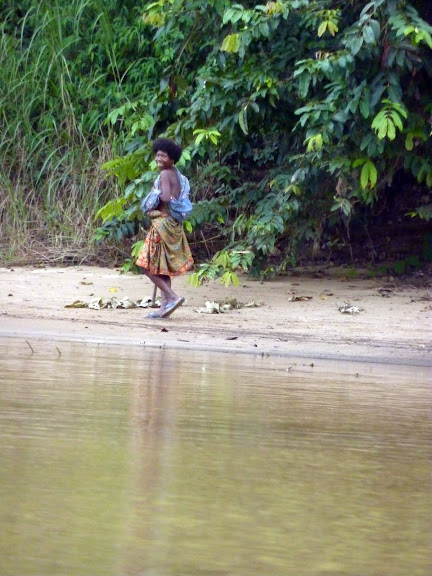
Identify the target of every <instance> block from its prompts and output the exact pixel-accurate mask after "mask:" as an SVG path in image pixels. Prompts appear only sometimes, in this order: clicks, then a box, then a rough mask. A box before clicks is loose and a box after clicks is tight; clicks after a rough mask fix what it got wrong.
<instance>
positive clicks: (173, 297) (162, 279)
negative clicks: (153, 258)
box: [143, 268, 179, 307]
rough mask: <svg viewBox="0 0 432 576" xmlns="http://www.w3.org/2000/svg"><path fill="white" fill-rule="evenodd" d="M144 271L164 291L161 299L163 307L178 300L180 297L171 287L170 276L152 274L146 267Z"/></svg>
mask: <svg viewBox="0 0 432 576" xmlns="http://www.w3.org/2000/svg"><path fill="white" fill-rule="evenodd" d="M143 272H144V274H145V275H146V276H147V278H148V279H149V280H151V281H152V282H153V284H154V285H155V286H157V287H158V288H159V290H160V291H161V292H162V298H161V299H162V303H163V307H165V306H166V305H167V304H170V303H172V302H176V301H177V300H178V299H179V297H178V296H177V294H176V293H175V292H174V291H173V290H172V288H171V278H170V277H169V276H156V274H150V272H149V271H148V270H146V269H145V268H144V269H143Z"/></svg>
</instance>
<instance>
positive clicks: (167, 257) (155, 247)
mask: <svg viewBox="0 0 432 576" xmlns="http://www.w3.org/2000/svg"><path fill="white" fill-rule="evenodd" d="M148 216H150V218H151V226H150V229H149V231H148V232H147V236H146V239H145V241H144V246H143V247H142V249H141V252H140V253H139V256H138V258H137V260H136V262H135V263H136V265H137V266H141V268H145V269H146V270H148V271H149V272H150V274H154V275H155V276H179V275H180V274H183V273H184V272H186V271H187V270H189V268H191V266H192V265H193V263H194V262H193V258H192V254H191V251H190V248H189V244H188V241H187V239H186V235H185V233H184V230H183V226H182V224H179V223H178V222H177V221H176V220H174V218H171V216H166V215H164V214H162V212H159V210H152V211H151V212H149V213H148Z"/></svg>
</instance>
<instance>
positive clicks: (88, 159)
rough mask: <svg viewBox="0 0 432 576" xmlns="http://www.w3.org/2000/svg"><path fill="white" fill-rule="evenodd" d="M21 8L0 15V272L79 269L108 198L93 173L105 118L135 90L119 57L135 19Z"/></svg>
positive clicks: (51, 5)
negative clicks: (69, 265) (61, 266)
mask: <svg viewBox="0 0 432 576" xmlns="http://www.w3.org/2000/svg"><path fill="white" fill-rule="evenodd" d="M27 4H28V6H29V8H28V9H27V11H26V12H25V13H22V14H19V13H17V11H16V10H15V9H10V10H9V11H8V12H6V11H5V9H4V8H0V21H1V25H0V61H1V62H2V63H4V65H2V66H1V67H0V262H1V263H2V264H3V265H4V264H8V263H12V262H14V263H17V262H20V263H36V262H39V263H40V262H61V261H70V260H80V261H83V260H86V259H88V258H90V257H92V256H93V255H94V248H93V246H92V244H91V243H90V241H89V240H90V238H91V236H92V234H93V230H94V223H93V218H94V214H95V213H96V211H97V209H98V208H99V207H100V206H101V205H102V204H104V203H105V202H106V201H107V200H108V199H109V197H111V196H112V195H113V193H114V190H113V187H112V186H111V185H110V183H109V182H107V181H106V176H105V174H104V173H103V172H102V171H101V170H100V166H101V164H102V163H104V162H105V161H107V160H108V159H109V158H111V157H112V155H113V149H114V148H115V147H116V146H118V144H119V142H118V140H117V138H116V136H115V134H114V133H113V132H112V131H110V129H109V128H108V127H107V126H106V124H105V118H106V117H107V115H108V113H109V112H110V110H111V109H112V108H113V107H115V106H118V105H119V104H120V103H123V102H124V100H125V99H127V98H128V97H130V96H131V95H133V91H134V90H137V88H138V89H139V86H138V87H137V86H135V87H131V85H130V84H129V85H128V84H127V82H126V80H127V72H128V71H129V69H130V59H129V60H128V59H127V58H125V57H124V55H125V53H127V52H128V50H129V52H130V48H131V46H130V45H132V44H134V45H135V48H136V50H137V54H139V50H140V44H139V42H138V41H137V38H136V37H135V38H132V36H133V35H134V34H135V36H136V35H137V34H138V32H137V27H136V25H135V24H134V23H135V22H138V18H137V15H134V14H133V12H131V11H130V10H127V4H128V3H122V2H101V1H99V0H70V1H69V2H66V1H64V0H51V1H45V2H39V1H37V2H28V3H27ZM22 5H24V3H21V6H22ZM122 10H123V14H121V15H120V16H123V21H121V19H120V20H117V26H118V27H120V29H119V30H117V32H114V30H113V21H114V20H111V17H110V14H115V13H117V14H118V13H119V12H121V11H122ZM2 12H3V13H2ZM141 49H142V50H141V51H144V52H145V49H146V47H145V42H144V43H143V42H141Z"/></svg>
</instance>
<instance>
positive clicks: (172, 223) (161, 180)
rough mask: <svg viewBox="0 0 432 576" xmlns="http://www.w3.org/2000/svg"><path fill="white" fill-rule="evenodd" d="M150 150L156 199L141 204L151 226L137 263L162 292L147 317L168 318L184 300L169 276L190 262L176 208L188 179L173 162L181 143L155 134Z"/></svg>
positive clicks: (184, 197) (185, 196)
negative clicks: (154, 167)
mask: <svg viewBox="0 0 432 576" xmlns="http://www.w3.org/2000/svg"><path fill="white" fill-rule="evenodd" d="M153 153H154V154H155V159H156V164H157V167H158V170H159V171H160V175H159V177H158V178H157V179H156V181H155V183H154V185H153V190H152V194H153V195H156V197H157V200H156V202H157V203H156V205H155V206H153V207H151V209H150V210H147V208H146V207H143V210H144V211H145V212H146V213H147V214H148V216H149V217H150V219H151V226H150V229H149V231H148V233H147V236H146V239H145V241H144V246H143V248H142V250H141V252H140V254H139V256H138V259H137V260H136V264H137V265H138V266H140V267H141V268H143V272H144V274H146V276H147V277H148V278H149V279H150V280H151V281H152V282H153V284H154V285H155V286H157V287H158V288H159V289H160V291H161V293H162V298H161V307H160V309H159V311H157V312H151V313H150V314H149V317H150V318H167V317H168V316H170V315H171V314H172V313H173V312H174V310H176V309H177V308H178V307H179V306H181V305H182V304H183V302H184V298H181V297H179V296H178V295H177V294H176V293H175V292H174V291H173V289H172V287H171V278H172V277H173V276H179V275H180V274H183V273H184V272H186V271H187V270H189V268H190V267H191V266H192V265H193V259H192V254H191V251H190V248H189V244H188V242H187V240H186V236H185V233H184V230H183V226H182V224H181V220H182V219H183V218H184V216H183V217H182V215H181V214H179V212H178V209H179V203H180V201H188V195H189V182H188V179H187V178H186V177H185V176H183V175H182V174H180V172H179V171H178V170H177V168H175V166H174V165H175V164H176V162H178V161H179V160H180V157H181V154H182V148H181V146H179V145H178V144H177V143H176V142H174V141H173V140H169V139H167V138H158V139H157V140H155V141H154V142H153ZM180 209H181V207H180ZM179 220H180V221H179Z"/></svg>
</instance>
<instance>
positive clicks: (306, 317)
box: [0, 266, 432, 365]
mask: <svg viewBox="0 0 432 576" xmlns="http://www.w3.org/2000/svg"><path fill="white" fill-rule="evenodd" d="M318 276H319V277H314V275H313V274H309V275H304V274H301V275H294V274H292V275H289V276H287V277H284V278H279V279H276V280H272V281H268V282H265V283H263V284H261V283H260V282H259V281H255V280H251V279H249V278H247V277H246V276H243V277H241V279H240V287H238V288H234V287H232V286H231V287H229V288H226V287H224V286H222V285H221V284H219V283H218V282H213V283H211V284H209V285H206V286H203V287H201V288H193V287H191V286H188V285H187V276H182V277H180V278H177V279H175V280H174V289H175V290H176V292H178V293H179V294H180V295H182V296H184V297H185V298H186V303H185V305H184V306H182V307H181V308H179V309H178V310H177V311H176V312H175V313H174V314H173V315H172V317H170V318H169V319H166V320H152V319H148V318H146V317H145V315H146V314H147V313H148V311H147V310H146V309H143V308H131V309H123V308H117V309H101V310H93V309H89V308H67V307H65V306H67V305H70V304H72V303H73V302H75V301H77V300H78V301H81V302H83V303H86V304H87V303H90V302H91V301H92V300H94V298H97V297H100V298H105V299H106V298H112V297H115V298H116V299H117V300H121V299H123V298H125V297H126V296H127V297H128V298H129V300H130V301H132V302H137V301H140V300H141V299H143V298H146V297H151V296H152V293H153V288H152V285H151V284H150V283H149V281H148V280H147V279H146V278H145V277H143V276H136V275H133V274H121V273H120V272H119V270H117V269H109V268H97V267H88V266H79V267H71V268H34V269H33V268H14V269H6V268H3V269H0V338H2V337H5V338H18V339H23V341H24V340H28V341H29V342H31V340H32V339H34V340H36V339H45V340H46V339H50V340H53V341H58V342H60V341H67V340H70V341H83V342H86V341H87V342H102V343H107V344H117V343H118V344H128V345H134V346H152V347H160V346H163V347H168V348H184V349H196V350H215V351H227V352H228V351H230V352H237V353H254V354H271V355H281V356H292V357H300V358H331V359H341V360H361V361H373V362H390V363H402V364H413V365H416V364H417V365H418V364H420V365H430V364H432V356H431V350H432V343H431V326H432V323H431V316H432V310H431V309H432V300H431V290H430V288H429V287H428V283H427V282H424V283H423V285H422V286H421V287H418V286H414V285H413V284H410V283H409V280H408V281H407V282H406V283H404V282H401V281H398V282H396V281H394V280H392V279H385V280H383V279H370V278H363V279H361V278H355V279H350V278H346V277H344V275H343V270H338V271H331V272H330V271H327V272H326V271H324V272H321V273H320V274H318ZM229 297H234V298H236V300H237V301H238V302H240V303H243V304H246V303H250V302H255V303H256V304H259V306H256V307H241V308H239V309H232V310H229V311H228V312H226V313H224V314H204V313H198V312H197V310H198V309H202V308H204V307H205V303H206V301H223V300H225V299H226V298H229ZM345 304H349V305H351V306H354V307H355V308H357V309H359V312H358V313H354V314H349V313H341V312H340V310H339V308H340V307H341V306H343V305H345Z"/></svg>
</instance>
